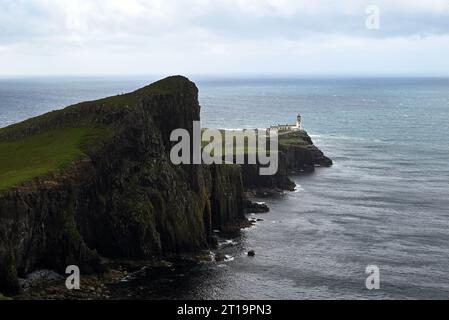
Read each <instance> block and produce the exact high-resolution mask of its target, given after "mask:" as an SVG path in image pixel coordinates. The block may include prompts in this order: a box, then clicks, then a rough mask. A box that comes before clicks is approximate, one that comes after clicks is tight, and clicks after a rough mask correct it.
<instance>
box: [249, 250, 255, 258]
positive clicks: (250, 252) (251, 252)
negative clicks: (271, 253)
mask: <svg viewBox="0 0 449 320" xmlns="http://www.w3.org/2000/svg"><path fill="white" fill-rule="evenodd" d="M255 256H256V252H255V251H254V250H250V251H248V257H255Z"/></svg>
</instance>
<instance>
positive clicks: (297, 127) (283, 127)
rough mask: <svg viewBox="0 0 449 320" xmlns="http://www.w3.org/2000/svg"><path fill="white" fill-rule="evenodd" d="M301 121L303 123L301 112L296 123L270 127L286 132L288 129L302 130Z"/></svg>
mask: <svg viewBox="0 0 449 320" xmlns="http://www.w3.org/2000/svg"><path fill="white" fill-rule="evenodd" d="M301 123H302V117H301V115H300V114H298V116H297V117H296V124H280V125H277V126H272V127H270V128H269V129H268V131H270V130H278V131H279V132H286V131H301V130H302V128H301Z"/></svg>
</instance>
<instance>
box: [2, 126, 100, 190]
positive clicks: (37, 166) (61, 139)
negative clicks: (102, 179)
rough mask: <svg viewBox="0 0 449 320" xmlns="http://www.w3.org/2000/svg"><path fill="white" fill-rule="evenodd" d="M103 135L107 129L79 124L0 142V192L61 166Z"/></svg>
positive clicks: (75, 157)
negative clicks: (78, 125)
mask: <svg viewBox="0 0 449 320" xmlns="http://www.w3.org/2000/svg"><path fill="white" fill-rule="evenodd" d="M106 136H107V130H106V129H101V128H88V127H82V128H61V129H56V130H50V131H47V132H44V133H41V134H37V135H33V136H29V137H26V138H23V139H20V140H11V141H9V140H6V141H0V191H4V190H7V189H9V188H12V187H14V186H17V185H20V184H21V183H23V182H26V181H29V180H32V179H34V178H36V177H39V176H42V175H45V174H47V173H50V172H53V171H57V170H61V169H64V168H65V167H66V166H67V165H69V164H70V163H72V162H73V161H74V160H76V159H78V158H81V157H83V156H85V152H86V151H87V150H88V149H89V148H93V147H95V145H96V143H97V142H98V141H100V140H101V139H103V138H105V137H106Z"/></svg>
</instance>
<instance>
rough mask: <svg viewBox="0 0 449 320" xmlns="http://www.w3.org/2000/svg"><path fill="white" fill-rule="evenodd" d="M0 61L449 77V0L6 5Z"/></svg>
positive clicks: (150, 69)
mask: <svg viewBox="0 0 449 320" xmlns="http://www.w3.org/2000/svg"><path fill="white" fill-rule="evenodd" d="M369 5H377V6H378V8H379V9H380V29H378V30H376V29H375V30H369V29H368V28H367V27H366V20H367V18H368V14H367V12H366V10H367V6H369ZM0 57H1V59H0V76H7V75H29V74H33V75H47V74H62V75H70V74H78V75H79V74H97V75H101V74H295V75H367V74H368V75H428V76H433V75H436V76H449V0H384V1H381V0H371V1H365V0H126V1H125V0H0Z"/></svg>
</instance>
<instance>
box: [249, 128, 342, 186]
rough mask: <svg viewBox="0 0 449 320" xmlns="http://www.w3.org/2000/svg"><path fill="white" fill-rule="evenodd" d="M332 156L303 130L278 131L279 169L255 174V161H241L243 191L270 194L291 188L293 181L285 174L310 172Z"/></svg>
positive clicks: (330, 163)
mask: <svg viewBox="0 0 449 320" xmlns="http://www.w3.org/2000/svg"><path fill="white" fill-rule="evenodd" d="M332 165H333V163H332V160H331V159H329V158H328V157H326V156H325V155H324V153H323V152H322V151H321V150H320V149H318V148H317V147H316V146H315V145H314V144H313V141H312V139H311V138H310V136H309V135H308V134H307V132H305V131H293V132H288V133H280V135H279V170H278V172H277V174H275V175H274V176H261V175H259V169H260V166H259V165H243V166H242V177H243V185H244V188H245V190H246V191H249V192H255V193H257V194H267V193H268V194H270V193H272V192H279V191H284V190H287V191H292V190H294V189H295V183H293V181H291V180H290V178H289V176H290V175H291V174H293V173H301V172H313V171H314V170H315V168H316V167H330V166H332Z"/></svg>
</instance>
